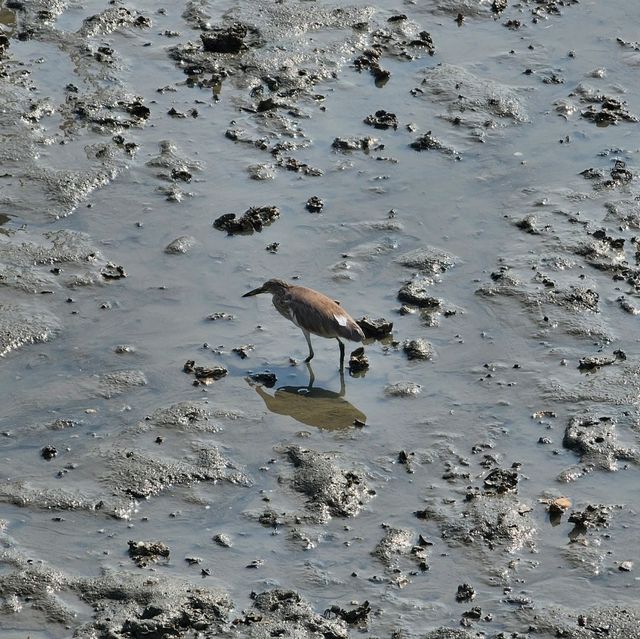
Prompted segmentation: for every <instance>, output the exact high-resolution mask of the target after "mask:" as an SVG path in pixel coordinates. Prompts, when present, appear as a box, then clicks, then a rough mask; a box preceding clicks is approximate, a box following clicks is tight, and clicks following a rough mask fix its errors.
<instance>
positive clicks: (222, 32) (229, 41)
mask: <svg viewBox="0 0 640 639" xmlns="http://www.w3.org/2000/svg"><path fill="white" fill-rule="evenodd" d="M247 34H248V29H247V27H246V26H245V25H243V24H241V23H239V22H234V23H233V24H232V25H231V26H229V27H226V28H216V29H213V30H212V31H208V32H206V33H202V34H201V35H200V38H201V40H202V46H203V47H204V50H205V51H208V52H210V53H240V51H242V50H243V49H246V48H247V47H246V45H245V42H244V41H245V38H246V37H247Z"/></svg>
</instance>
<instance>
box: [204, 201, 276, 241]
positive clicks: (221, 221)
mask: <svg viewBox="0 0 640 639" xmlns="http://www.w3.org/2000/svg"><path fill="white" fill-rule="evenodd" d="M279 217H280V209H279V208H278V207H277V206H260V207H251V208H250V209H248V210H247V211H245V213H244V214H243V215H242V216H240V217H239V218H237V217H236V214H235V213H226V214H225V215H221V216H220V217H219V218H218V219H216V221H215V222H214V223H213V226H214V228H216V229H218V230H219V231H226V232H227V233H228V234H229V235H238V234H243V235H249V234H251V233H253V232H254V231H258V232H260V231H262V229H263V228H264V227H265V226H269V225H270V224H271V223H273V222H274V221H275V220H277V219H278V218H279Z"/></svg>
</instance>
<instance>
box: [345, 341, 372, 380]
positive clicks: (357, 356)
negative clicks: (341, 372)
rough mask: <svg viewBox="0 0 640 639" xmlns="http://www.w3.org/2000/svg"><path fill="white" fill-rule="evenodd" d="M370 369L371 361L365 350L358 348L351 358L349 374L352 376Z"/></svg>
mask: <svg viewBox="0 0 640 639" xmlns="http://www.w3.org/2000/svg"><path fill="white" fill-rule="evenodd" d="M368 368H369V359H368V357H367V356H366V355H365V353H364V348H363V347H362V346H360V347H359V348H356V349H355V350H354V351H353V352H352V353H351V355H350V356H349V373H351V374H352V375H354V374H356V373H361V372H363V371H366V370H367V369H368Z"/></svg>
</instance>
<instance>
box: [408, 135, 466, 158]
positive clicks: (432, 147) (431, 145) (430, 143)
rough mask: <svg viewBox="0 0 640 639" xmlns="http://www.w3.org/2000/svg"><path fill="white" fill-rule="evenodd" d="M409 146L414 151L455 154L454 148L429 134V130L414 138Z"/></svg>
mask: <svg viewBox="0 0 640 639" xmlns="http://www.w3.org/2000/svg"><path fill="white" fill-rule="evenodd" d="M409 146H410V147H411V148H412V149H415V150H416V151H443V152H444V153H447V154H448V155H457V152H456V150H455V149H453V148H452V147H450V146H447V145H446V144H445V143H444V142H441V141H440V140H438V138H436V137H434V136H433V135H432V134H431V131H427V132H426V133H425V134H424V135H421V136H420V137H418V138H416V139H415V140H414V141H413V142H411V144H410V145H409Z"/></svg>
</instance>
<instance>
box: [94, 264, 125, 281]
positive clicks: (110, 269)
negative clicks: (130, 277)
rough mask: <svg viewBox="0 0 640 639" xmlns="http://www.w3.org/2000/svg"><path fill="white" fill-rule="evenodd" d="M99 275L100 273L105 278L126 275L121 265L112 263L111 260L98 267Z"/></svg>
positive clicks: (113, 278) (110, 278) (119, 277)
mask: <svg viewBox="0 0 640 639" xmlns="http://www.w3.org/2000/svg"><path fill="white" fill-rule="evenodd" d="M100 275H102V277H104V279H105V280H119V279H122V278H123V277H127V273H126V272H125V270H124V267H123V266H120V265H118V264H112V263H111V262H109V263H108V264H107V265H106V266H104V267H103V268H101V269H100Z"/></svg>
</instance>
